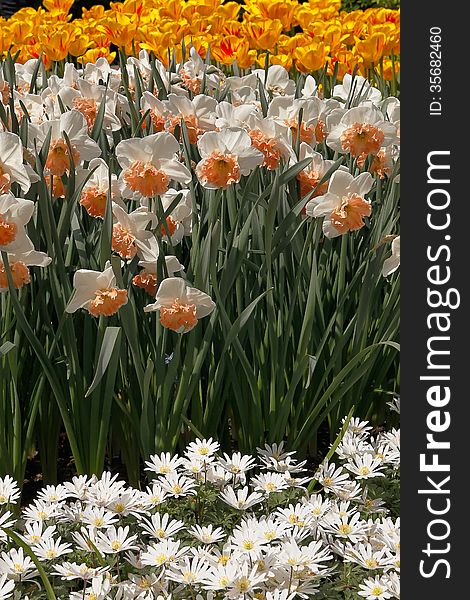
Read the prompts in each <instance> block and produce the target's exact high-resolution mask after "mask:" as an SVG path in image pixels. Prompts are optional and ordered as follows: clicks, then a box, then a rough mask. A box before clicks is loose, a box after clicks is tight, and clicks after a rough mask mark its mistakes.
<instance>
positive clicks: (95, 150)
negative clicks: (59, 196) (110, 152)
mask: <svg viewBox="0 0 470 600" xmlns="http://www.w3.org/2000/svg"><path fill="white" fill-rule="evenodd" d="M29 132H30V133H29V140H30V144H31V147H32V149H34V143H35V142H36V143H37V145H38V147H42V145H43V144H44V141H45V139H46V137H47V135H48V134H49V132H51V142H50V145H49V152H48V154H47V158H46V165H45V167H46V171H47V172H48V173H49V174H50V175H55V176H58V177H60V176H62V175H64V173H66V172H68V171H70V168H71V166H72V164H73V165H74V166H75V167H77V166H78V165H79V164H81V163H82V162H84V161H90V160H92V159H93V158H98V157H99V156H100V154H101V149H100V147H99V146H98V144H97V143H96V142H95V141H94V140H92V139H91V137H90V136H89V135H88V126H87V124H86V121H85V117H84V116H83V115H82V114H81V113H80V112H78V110H71V111H68V112H65V113H63V114H62V115H61V116H60V118H59V119H51V120H50V121H44V123H41V125H31V126H30V129H29ZM64 133H65V134H66V136H67V137H68V140H69V142H70V149H71V151H72V152H71V154H72V155H71V156H70V151H69V147H68V145H67V141H66V138H65V136H64Z"/></svg>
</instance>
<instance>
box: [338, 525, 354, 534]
mask: <svg viewBox="0 0 470 600" xmlns="http://www.w3.org/2000/svg"><path fill="white" fill-rule="evenodd" d="M338 531H339V532H340V533H341V534H343V535H349V534H350V533H352V531H353V528H352V527H351V525H349V523H341V525H340V526H339V527H338Z"/></svg>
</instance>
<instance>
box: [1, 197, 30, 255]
mask: <svg viewBox="0 0 470 600" xmlns="http://www.w3.org/2000/svg"><path fill="white" fill-rule="evenodd" d="M33 212H34V202H32V201H31V200H24V199H23V198H15V197H14V196H13V194H2V195H1V196H0V250H1V251H2V252H11V253H15V252H18V251H19V252H28V251H30V250H34V245H33V242H32V241H31V240H30V239H29V237H28V234H27V233H26V229H25V225H26V224H27V223H28V222H29V221H30V219H31V217H32V216H33Z"/></svg>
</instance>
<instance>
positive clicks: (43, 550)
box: [34, 536, 73, 560]
mask: <svg viewBox="0 0 470 600" xmlns="http://www.w3.org/2000/svg"><path fill="white" fill-rule="evenodd" d="M61 539H62V538H61V537H60V536H59V537H58V538H57V539H56V540H55V539H54V538H53V537H52V536H51V537H48V538H46V539H43V540H41V541H40V542H39V543H38V544H36V546H35V547H34V553H35V554H36V556H37V557H38V558H39V560H53V559H55V558H60V557H61V556H63V555H64V554H69V553H70V552H73V550H72V546H71V545H70V544H68V543H64V544H62V543H61Z"/></svg>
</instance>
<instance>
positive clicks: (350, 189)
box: [305, 170, 373, 238]
mask: <svg viewBox="0 0 470 600" xmlns="http://www.w3.org/2000/svg"><path fill="white" fill-rule="evenodd" d="M372 184H373V179H372V176H371V174H370V173H361V174H360V175H358V176H357V177H353V175H351V174H350V173H348V172H346V171H342V170H338V171H335V172H334V173H333V175H332V176H331V179H330V182H329V185H328V191H327V192H326V193H325V194H324V195H322V196H317V197H316V198H312V199H311V200H309V201H308V202H307V204H306V206H305V212H306V214H307V215H308V216H310V217H325V218H324V220H323V232H324V234H325V235H326V237H329V238H333V237H337V236H339V235H343V234H345V233H347V232H348V231H356V230H357V229H361V227H363V226H364V220H363V218H364V217H370V215H371V212H372V207H371V204H370V201H369V200H366V199H365V197H364V196H365V195H366V194H367V193H368V192H369V191H370V189H371V188H372Z"/></svg>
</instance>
